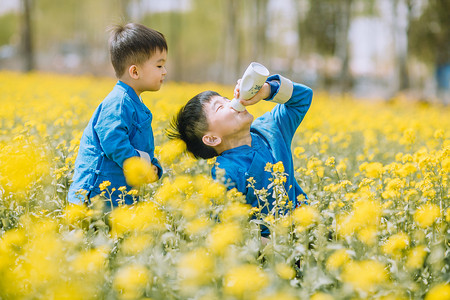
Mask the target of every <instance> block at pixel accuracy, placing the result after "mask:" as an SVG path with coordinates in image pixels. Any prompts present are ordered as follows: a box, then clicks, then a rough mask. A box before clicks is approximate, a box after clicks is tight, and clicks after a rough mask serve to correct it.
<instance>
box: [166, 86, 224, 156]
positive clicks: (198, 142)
mask: <svg viewBox="0 0 450 300" xmlns="http://www.w3.org/2000/svg"><path fill="white" fill-rule="evenodd" d="M214 96H220V95H219V94H218V93H216V92H214V91H205V92H202V93H200V94H198V95H197V96H195V97H193V98H192V99H191V100H189V101H188V102H187V103H186V105H185V106H183V107H182V108H181V109H180V111H179V112H178V114H177V115H176V116H175V117H174V118H173V119H172V122H171V123H170V127H171V128H170V129H169V130H167V131H166V134H167V136H168V137H169V138H170V139H176V138H178V139H181V140H182V141H184V142H185V143H186V149H187V150H188V151H189V152H191V153H192V154H193V155H194V156H195V157H196V158H205V159H208V158H213V157H215V156H217V152H216V150H214V148H213V147H211V146H207V145H206V144H205V143H203V140H202V137H203V135H204V134H205V133H206V131H207V130H208V121H207V119H206V114H205V111H204V110H203V107H204V104H205V103H208V102H209V101H210V100H211V98H212V97H214Z"/></svg>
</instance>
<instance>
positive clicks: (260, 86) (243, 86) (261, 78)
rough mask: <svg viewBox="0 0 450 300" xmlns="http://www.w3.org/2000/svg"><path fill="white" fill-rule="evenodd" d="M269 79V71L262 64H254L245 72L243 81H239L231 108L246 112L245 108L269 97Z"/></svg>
mask: <svg viewBox="0 0 450 300" xmlns="http://www.w3.org/2000/svg"><path fill="white" fill-rule="evenodd" d="M267 77H269V70H267V68H266V67H264V66H263V65H262V64H260V63H257V62H252V63H251V64H250V65H249V66H248V68H247V70H245V72H244V75H243V76H242V79H240V80H238V83H237V85H236V88H235V90H234V97H235V98H234V99H233V100H231V107H233V108H234V109H235V110H237V111H244V110H245V106H247V105H252V104H255V103H257V102H259V101H260V100H262V99H265V98H267V97H269V96H270V86H269V84H268V83H266V79H267Z"/></svg>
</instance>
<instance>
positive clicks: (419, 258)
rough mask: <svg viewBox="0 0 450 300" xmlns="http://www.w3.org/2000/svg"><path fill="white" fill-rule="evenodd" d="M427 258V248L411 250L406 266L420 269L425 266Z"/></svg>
mask: <svg viewBox="0 0 450 300" xmlns="http://www.w3.org/2000/svg"><path fill="white" fill-rule="evenodd" d="M426 256H427V250H426V247H425V246H423V245H419V246H416V247H414V248H413V249H411V250H409V253H408V259H407V260H406V266H407V267H408V268H410V269H419V268H421V267H422V266H423V263H424V261H425V257H426Z"/></svg>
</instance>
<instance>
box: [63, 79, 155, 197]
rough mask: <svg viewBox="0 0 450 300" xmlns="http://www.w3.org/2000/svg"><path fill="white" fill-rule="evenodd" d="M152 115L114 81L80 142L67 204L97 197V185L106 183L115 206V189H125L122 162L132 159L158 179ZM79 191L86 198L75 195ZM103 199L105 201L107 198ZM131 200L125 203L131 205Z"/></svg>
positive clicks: (137, 99)
mask: <svg viewBox="0 0 450 300" xmlns="http://www.w3.org/2000/svg"><path fill="white" fill-rule="evenodd" d="M151 124H152V113H151V112H150V110H149V109H148V108H147V106H145V104H144V103H142V101H141V99H140V98H139V96H138V95H137V94H136V92H135V91H134V90H133V89H132V88H131V87H130V86H128V85H127V84H125V83H123V82H121V81H118V82H117V84H116V85H115V87H114V89H113V90H112V91H111V93H109V95H108V96H107V97H106V98H105V99H104V100H103V102H102V103H101V104H100V105H99V106H98V107H97V109H96V111H95V112H94V115H93V116H92V118H91V119H90V121H89V124H88V125H87V127H86V129H85V130H84V132H83V136H82V137H81V141H80V148H79V151H78V156H77V159H76V161H75V173H74V176H73V183H72V185H71V186H70V189H69V195H68V200H69V202H71V203H80V202H84V201H85V200H86V196H87V198H92V197H93V196H95V195H98V194H100V193H101V191H100V188H99V185H100V184H101V183H102V182H103V181H110V182H111V185H110V186H109V187H108V189H109V190H110V191H111V189H112V188H116V191H115V192H114V193H113V195H112V201H113V204H114V205H117V203H118V200H119V195H120V194H122V193H121V192H119V191H117V189H118V188H119V187H121V186H125V187H126V188H127V191H129V190H131V186H129V185H127V183H126V181H125V176H124V174H123V169H122V167H123V162H124V161H125V160H126V159H127V158H130V157H132V156H141V157H143V158H146V159H147V160H150V161H151V163H152V164H154V165H156V166H157V167H158V176H159V177H161V175H162V168H161V166H160V164H159V162H158V161H157V159H156V158H155V157H154V148H155V145H154V138H153V131H152V127H151ZM80 190H85V191H86V196H83V195H77V192H78V191H80ZM106 196H108V197H109V195H108V194H106ZM132 202H133V199H132V197H131V196H127V197H126V198H125V203H127V204H131V203H132Z"/></svg>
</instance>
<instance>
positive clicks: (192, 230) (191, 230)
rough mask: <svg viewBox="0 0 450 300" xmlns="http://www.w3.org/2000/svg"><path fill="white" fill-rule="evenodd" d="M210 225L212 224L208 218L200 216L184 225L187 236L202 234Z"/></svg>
mask: <svg viewBox="0 0 450 300" xmlns="http://www.w3.org/2000/svg"><path fill="white" fill-rule="evenodd" d="M211 225H212V222H211V221H210V219H209V218H205V217H203V216H200V217H198V218H197V219H194V220H192V221H191V222H189V223H187V224H186V233H187V234H188V235H197V234H201V233H202V232H205V231H206V230H207V229H208V228H209V226H211Z"/></svg>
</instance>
